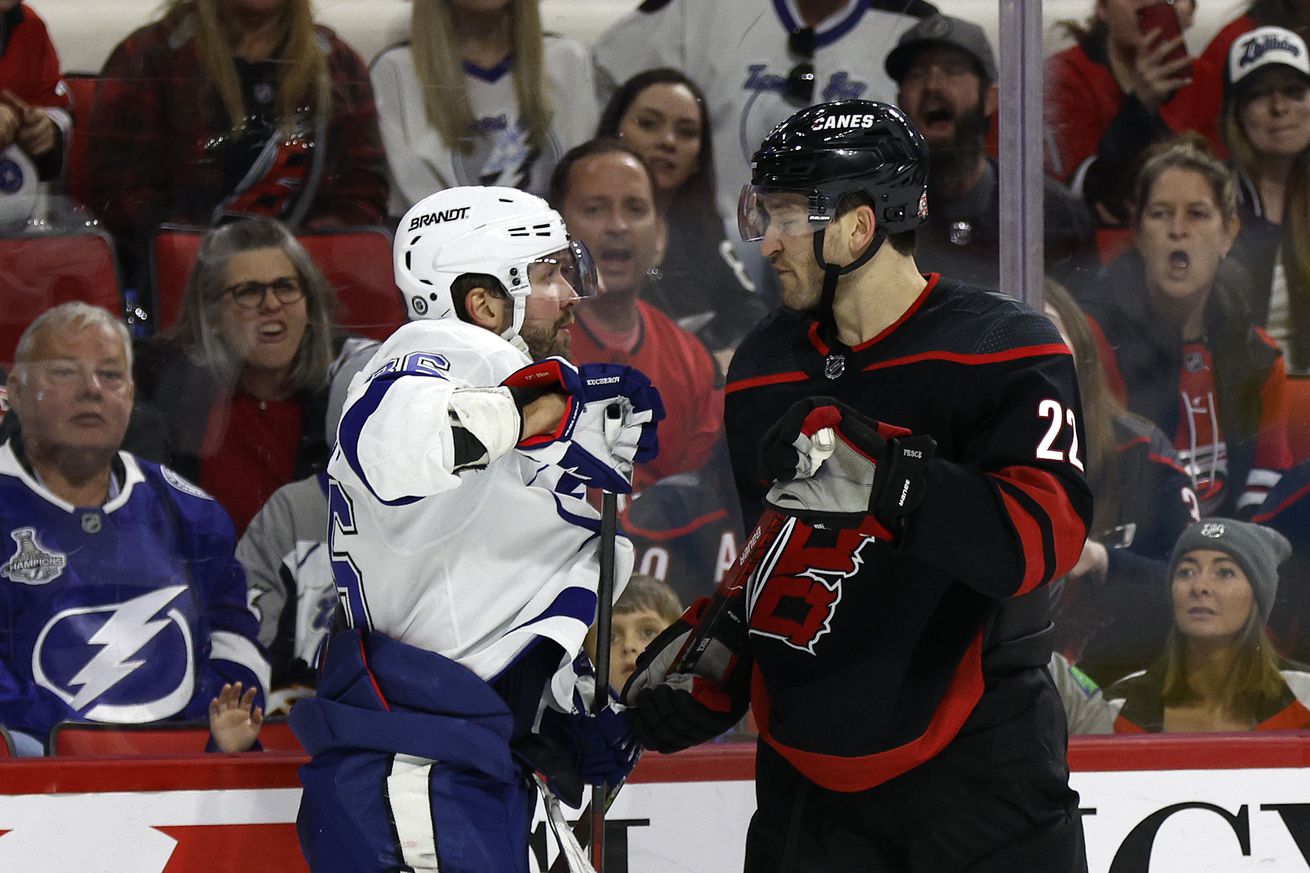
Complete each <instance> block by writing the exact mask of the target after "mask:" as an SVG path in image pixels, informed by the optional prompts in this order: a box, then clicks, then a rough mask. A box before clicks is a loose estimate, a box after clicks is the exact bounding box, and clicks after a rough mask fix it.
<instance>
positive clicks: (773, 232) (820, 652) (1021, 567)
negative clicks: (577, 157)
mask: <svg viewBox="0 0 1310 873" xmlns="http://www.w3.org/2000/svg"><path fill="white" fill-rule="evenodd" d="M751 166H752V185H750V186H748V187H747V188H746V189H745V190H744V191H743V192H742V206H741V214H740V217H741V224H742V228H743V231H744V233H745V235H746V236H747V238H758V239H761V240H762V242H761V251H762V253H763V254H764V256H765V257H766V258H768V259H769V261H770V262H771V263H772V265H773V267H774V269H775V270H776V272H777V274H778V279H779V283H780V285H781V289H782V300H783V303H784V308H783V309H781V310H779V311H778V312H777V313H775V314H774V315H773V316H772V317H771V318H770V319H766V320H765V321H764V322H762V323H761V324H760V326H759V327H758V328H757V329H756V330H755V331H754V332H752V333H751V334H749V335H748V336H747V337H746V339H745V340H744V341H743V342H742V344H741V346H740V348H739V349H738V351H737V354H736V356H735V357H734V359H733V362H732V368H731V370H730V372H729V376H728V385H727V389H726V391H727V399H726V411H725V424H726V429H727V436H728V443H729V448H730V451H731V455H732V465H733V470H734V474H735V477H736V483H737V488H738V492H739V496H740V499H741V503H742V511H743V517H744V521H745V522H746V524H747V526H748V527H749V526H750V525H752V524H754V523H755V522H756V520H757V519H760V520H761V522H760V526H759V529H758V532H757V534H756V539H757V540H758V542H757V543H755V544H752V543H750V542H748V544H747V546H746V547H745V548H744V549H743V560H744V561H746V562H747V567H746V569H747V570H749V569H750V564H751V563H753V562H756V561H758V563H755V564H754V568H753V572H750V573H749V575H748V576H747V577H746V578H745V579H742V578H741V576H742V575H745V573H744V572H743V574H739V575H738V577H737V578H738V581H739V582H740V585H739V587H735V588H733V590H731V591H728V592H726V595H727V596H726V600H723V599H722V598H720V602H722V603H725V604H726V608H722V609H710V608H708V606H709V605H708V604H706V603H705V602H701V603H698V604H695V605H693V606H692V607H691V609H689V610H688V612H687V613H686V614H685V615H684V616H683V618H682V620H680V621H679V622H678V623H677V624H675V625H674V627H673V628H670V629H669V630H668V631H666V633H665V634H663V635H662V636H661V637H660V638H657V639H656V640H655V641H654V642H653V643H652V644H651V646H650V647H649V648H648V649H647V651H646V653H645V654H644V655H643V657H642V660H641V661H640V662H639V663H638V667H637V672H636V673H635V674H634V676H633V678H632V680H631V681H630V682H629V683H628V685H627V687H626V688H625V690H624V700H625V702H626V703H628V704H629V705H630V706H632V707H634V708H633V709H632V710H630V713H631V715H632V718H633V722H634V725H635V728H636V730H637V733H638V736H639V737H640V738H641V739H642V741H643V743H644V744H645V745H646V746H647V747H649V748H653V749H656V750H661V751H672V750H675V749H679V748H684V747H686V746H689V745H694V744H695V743H697V742H701V741H704V740H706V739H709V738H710V737H712V736H714V735H715V734H717V733H718V732H720V731H722V730H724V729H726V728H727V727H729V726H730V725H732V724H734V723H735V722H736V720H737V719H738V718H740V717H741V716H742V715H743V714H744V712H745V711H746V709H747V706H748V705H749V707H750V708H752V710H753V712H754V715H755V718H756V721H757V723H758V725H759V730H760V743H759V750H758V756H757V769H756V785H757V803H758V809H757V811H756V813H755V815H754V817H753V819H752V821H751V826H750V831H749V834H748V837H747V845H746V871H747V873H765V871H770V873H772V871H778V873H782V871H791V873H802V871H803V873H811V871H814V873H817V871H835V870H840V871H843V873H963V871H968V873H992V871H997V873H999V871H1011V870H1034V871H1043V873H1066V871H1083V870H1085V869H1086V860H1085V857H1084V849H1083V836H1082V828H1081V825H1080V823H1079V820H1078V813H1077V801H1078V798H1077V794H1076V793H1075V792H1074V791H1073V790H1071V789H1070V787H1069V783H1068V767H1067V764H1066V761H1065V754H1066V745H1067V740H1066V727H1065V719H1064V714H1063V712H1062V710H1061V706H1060V701H1059V698H1058V696H1057V694H1056V691H1055V688H1054V687H1053V685H1052V682H1051V679H1050V677H1049V675H1048V674H1047V673H1046V671H1045V665H1046V663H1047V661H1048V660H1049V658H1050V654H1051V652H1050V643H1049V641H1048V639H1047V632H1048V628H1049V625H1050V621H1049V608H1048V598H1047V592H1046V591H1045V586H1046V585H1047V583H1049V582H1050V581H1051V580H1052V579H1054V578H1056V577H1058V576H1060V575H1062V574H1063V573H1065V572H1066V571H1068V570H1069V569H1070V568H1071V567H1072V566H1073V565H1074V563H1075V562H1076V561H1077V559H1078V555H1079V553H1080V550H1081V549H1082V545H1083V541H1084V539H1085V537H1086V534H1087V526H1088V522H1089V519H1090V517H1091V508H1092V501H1091V494H1090V491H1089V489H1088V487H1087V484H1086V481H1085V479H1084V475H1083V463H1082V460H1081V455H1080V449H1079V447H1080V445H1081V444H1082V424H1081V421H1080V416H1081V411H1080V403H1079V397H1078V387H1077V383H1076V378H1075V375H1074V364H1073V360H1072V358H1071V356H1070V353H1069V350H1068V348H1067V347H1066V346H1065V345H1064V343H1063V342H1062V341H1061V339H1060V335H1059V334H1058V333H1057V331H1056V329H1055V328H1054V326H1052V325H1051V323H1050V322H1049V321H1047V320H1046V319H1045V318H1044V317H1042V316H1041V315H1039V314H1037V313H1035V312H1033V311H1032V310H1030V309H1029V308H1028V307H1026V306H1025V305H1024V304H1023V303H1021V302H1019V301H1017V300H1015V299H1014V298H1012V297H1009V296H1006V295H1003V294H999V293H996V292H992V291H988V290H986V289H983V288H979V287H974V286H968V285H964V284H961V283H959V282H954V281H952V280H950V279H948V278H945V277H941V276H938V275H937V274H934V273H928V274H923V273H921V272H920V270H919V268H918V266H917V265H916V263H915V261H914V257H913V251H914V231H915V228H916V227H917V226H918V225H919V224H920V223H921V222H922V221H923V220H924V218H925V216H926V214H927V205H926V198H925V181H926V178H927V150H926V147H925V146H924V142H923V138H922V137H921V136H920V134H919V133H918V131H916V130H915V129H914V128H913V126H912V125H911V124H910V123H909V121H908V120H907V119H906V117H905V116H904V115H903V114H902V113H901V112H900V110H898V109H896V108H895V107H893V106H890V105H887V104H883V103H875V102H871V101H863V100H850V101H841V102H837V103H829V104H823V105H820V106H814V107H810V108H808V109H804V110H802V111H800V112H798V113H796V114H795V115H793V116H792V117H791V118H790V119H788V120H787V121H786V122H784V123H783V124H781V125H779V126H778V127H777V128H775V129H774V130H773V132H772V133H770V134H769V136H768V137H767V138H766V139H765V141H764V143H763V145H762V146H761V147H760V149H759V151H757V152H756V153H755V156H754V160H753V161H752V165H751ZM722 593H725V592H721V594H722ZM707 616H712V617H713V618H712V621H713V624H712V626H708V627H707V626H705V624H704V623H703V622H704V621H705V620H706V618H707ZM689 641H694V642H693V643H692V644H691V645H689V644H688V643H689ZM689 652H690V653H691V656H690V657H687V655H688V653H689ZM693 661H694V664H693V663H692V662H693Z"/></svg>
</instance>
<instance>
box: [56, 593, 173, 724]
mask: <svg viewBox="0 0 1310 873" xmlns="http://www.w3.org/2000/svg"><path fill="white" fill-rule="evenodd" d="M185 590H186V586H185V585H171V586H169V587H167V588H161V589H159V590H157V591H151V592H148V593H146V594H143V595H142V596H140V597H137V598H134V599H132V600H129V601H127V602H126V603H123V604H119V605H116V606H114V607H110V608H108V609H106V608H104V607H97V608H92V609H80V610H72V611H70V612H68V613H61V614H60V615H58V616H56V617H55V618H54V619H53V620H51V622H50V623H49V624H48V625H46V627H45V629H44V630H42V632H41V635H40V636H39V637H38V638H37V642H36V645H35V647H34V649H35V651H34V653H33V673H34V678H35V679H36V680H37V682H38V684H40V685H42V686H43V687H46V688H49V689H50V690H52V691H54V692H55V693H56V694H58V695H59V696H60V697H61V698H63V700H64V701H65V702H66V703H67V704H68V705H69V706H70V707H71V708H72V709H74V710H76V711H78V712H81V710H82V709H83V708H84V707H86V706H87V705H89V704H90V703H91V702H92V701H94V700H96V699H97V698H98V697H99V696H100V695H101V694H103V693H105V692H106V691H108V690H109V689H110V688H113V687H114V686H115V685H117V684H118V683H119V682H121V681H122V680H123V679H125V678H126V677H128V676H130V675H131V674H132V673H134V672H136V670H137V669H139V668H140V667H141V665H142V664H144V663H145V659H143V658H133V657H132V656H133V655H135V654H136V653H137V652H139V651H141V650H142V649H143V648H145V647H146V645H147V644H148V643H149V642H150V641H151V640H153V639H154V638H155V637H156V636H158V635H159V633H160V631H162V630H164V628H166V627H168V626H169V625H170V624H172V623H173V622H174V621H175V617H172V616H171V614H170V616H167V617H160V618H156V617H155V616H156V615H158V614H159V613H160V612H161V611H162V610H163V609H164V608H165V607H167V606H168V605H169V604H170V603H172V602H173V601H174V600H175V599H176V598H177V596H178V595H179V594H181V593H182V592H183V591H185ZM91 612H109V613H110V615H109V618H108V620H106V621H105V623H104V624H102V625H101V626H100V628H99V629H98V630H96V632H95V633H94V634H92V635H91V637H90V639H88V640H87V643H88V644H90V645H95V646H99V647H100V650H99V651H98V652H96V654H95V655H94V656H93V657H92V658H91V659H90V660H89V661H87V662H86V664H85V665H84V666H83V667H82V669H80V670H79V671H78V672H77V673H76V674H75V675H74V676H73V677H72V678H71V679H69V680H68V682H67V684H68V686H69V688H70V689H71V688H78V687H79V686H80V689H79V690H78V691H77V693H76V695H73V694H71V693H70V691H68V690H64V689H62V688H59V687H58V684H57V683H55V682H52V681H51V680H50V678H49V677H47V676H46V675H45V671H44V669H43V668H42V666H41V657H40V655H41V650H42V648H43V645H42V644H43V643H44V641H45V637H46V635H47V634H48V633H49V632H50V630H51V628H53V627H55V626H56V625H58V624H59V623H60V621H61V620H62V619H64V618H67V617H71V616H72V615H73V613H78V614H85V613H91ZM183 624H184V622H183ZM187 636H189V634H188V635H187Z"/></svg>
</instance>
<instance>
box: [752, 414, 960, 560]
mask: <svg viewBox="0 0 1310 873" xmlns="http://www.w3.org/2000/svg"><path fill="white" fill-rule="evenodd" d="M936 448H937V443H936V442H935V441H934V440H933V438H932V437H930V436H926V435H923V434H912V433H910V431H908V430H906V429H905V428H901V427H896V426H895V425H890V424H885V423H883V422H880V421H875V420H874V419H872V418H869V417H867V416H865V415H863V414H861V413H859V412H857V411H855V410H854V409H853V408H851V407H850V406H848V405H846V404H845V403H842V402H841V401H840V400H836V399H834V398H832V397H808V398H806V399H804V400H799V401H797V402H796V403H794V404H792V406H791V408H790V409H788V410H787V412H786V413H785V414H784V415H783V416H782V418H780V419H779V420H778V421H777V422H776V423H775V424H774V425H773V426H772V427H770V428H769V429H768V430H767V431H766V432H765V434H764V438H763V439H762V440H761V441H760V458H759V464H760V475H761V476H762V477H763V478H764V479H765V481H769V482H772V483H773V485H772V487H771V488H770V489H769V492H768V494H766V495H765V497H764V502H765V503H767V504H768V505H769V506H770V507H772V508H773V509H776V510H778V511H779V512H782V513H785V514H787V515H794V516H796V517H797V518H799V519H801V520H802V521H804V522H805V523H806V524H810V525H818V526H827V527H859V526H860V525H862V524H864V523H865V521H866V520H867V518H868V517H869V516H870V515H872V516H873V517H874V519H875V520H876V521H877V523H878V525H879V526H881V528H882V529H883V533H885V534H886V535H887V536H888V538H894V537H895V536H896V534H897V533H899V531H900V526H901V520H902V519H903V518H904V517H905V516H906V515H909V514H910V513H911V512H913V511H914V510H915V509H917V508H918V506H919V504H920V503H921V502H922V500H923V492H924V487H925V484H926V471H927V466H928V462H929V461H930V460H931V459H932V457H933V454H934V453H935V452H936Z"/></svg>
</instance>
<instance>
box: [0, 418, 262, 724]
mask: <svg viewBox="0 0 1310 873" xmlns="http://www.w3.org/2000/svg"><path fill="white" fill-rule="evenodd" d="M114 468H115V472H116V473H117V474H118V476H119V478H120V481H121V487H120V488H119V491H118V493H117V494H116V495H114V496H112V497H111V499H110V500H109V501H108V502H106V503H105V504H104V505H103V506H96V507H79V506H73V505H72V504H70V503H68V502H67V501H64V500H62V499H60V498H59V497H57V496H55V495H54V494H52V493H51V492H50V491H48V490H47V489H45V488H44V487H42V485H41V484H40V483H39V482H37V480H36V479H35V478H34V477H33V476H32V474H31V473H30V472H29V471H28V470H27V469H25V468H24V466H23V465H22V464H21V463H20V462H19V460H18V458H17V457H16V456H15V454H14V447H13V442H12V441H11V442H10V443H8V444H5V445H3V446H0V724H3V725H5V726H6V727H8V728H9V729H10V730H11V731H20V732H22V733H25V734H29V735H31V736H33V737H35V738H37V739H44V738H45V737H46V736H47V734H48V733H49V731H50V728H51V727H53V726H54V725H55V724H56V723H58V722H59V721H62V720H66V719H67V720H78V721H98V722H110V723H120V724H122V723H141V722H150V721H158V720H162V719H200V718H205V717H207V715H208V706H209V701H210V700H211V699H212V698H213V697H214V696H216V695H217V694H218V692H219V690H220V689H221V688H222V686H223V683H225V682H237V681H239V682H241V683H243V684H244V685H245V686H246V687H250V686H252V685H257V686H258V687H259V688H260V690H261V692H262V691H263V690H264V689H266V688H267V685H268V662H267V660H266V659H265V657H264V654H263V652H262V650H261V649H260V647H259V644H258V642H257V641H256V635H257V631H258V627H257V623H256V621H255V617H254V615H253V614H251V612H250V611H249V610H248V608H247V606H246V579H245V574H244V572H243V571H242V569H241V566H240V565H239V564H238V563H237V561H236V558H235V557H234V555H233V550H234V548H235V536H234V530H233V527H232V521H231V519H229V518H228V517H227V515H226V513H224V512H223V510H222V508H221V507H219V505H218V504H217V503H215V502H214V501H213V499H212V498H210V497H209V496H208V495H207V494H205V493H204V492H203V491H201V490H200V489H199V488H197V487H196V486H194V485H192V484H191V483H189V482H187V481H186V480H185V479H183V478H182V477H180V476H178V475H177V474H176V473H174V472H173V471H171V470H169V469H167V468H164V467H160V466H158V465H157V464H152V463H149V462H147V461H143V460H140V459H138V458H136V457H135V456H133V455H131V454H129V453H127V452H120V453H119V454H118V459H117V461H116V462H115V464H114ZM260 703H261V704H262V693H261V700H260Z"/></svg>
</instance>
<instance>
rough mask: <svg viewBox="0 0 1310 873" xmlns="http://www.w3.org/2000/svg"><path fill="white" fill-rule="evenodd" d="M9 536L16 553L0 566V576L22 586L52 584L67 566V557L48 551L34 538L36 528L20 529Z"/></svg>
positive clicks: (11, 532)
mask: <svg viewBox="0 0 1310 873" xmlns="http://www.w3.org/2000/svg"><path fill="white" fill-rule="evenodd" d="M9 536H10V537H12V538H13V541H14V542H15V543H17V544H18V549H17V551H15V552H14V554H13V555H12V556H11V557H10V558H9V560H8V561H6V562H5V563H4V565H3V566H0V576H4V577H5V578H6V579H10V580H12V581H14V582H20V583H22V584H23V585H45V584H46V583H47V582H53V581H54V580H56V579H58V578H59V576H60V574H61V573H63V572H64V567H66V566H68V556H67V555H65V554H63V553H62V552H54V551H49V550H47V549H46V548H44V547H43V546H42V545H41V543H40V541H39V540H37V538H36V528H32V527H20V528H18V529H17V530H14V531H10V532H9Z"/></svg>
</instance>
